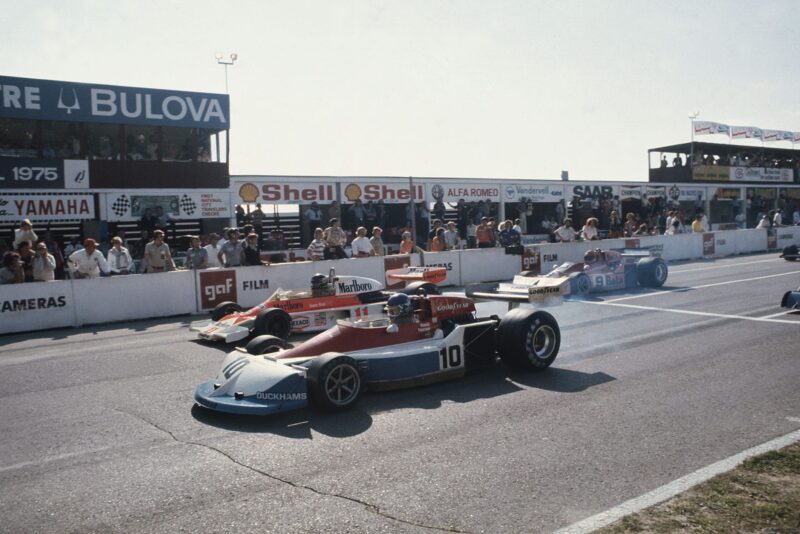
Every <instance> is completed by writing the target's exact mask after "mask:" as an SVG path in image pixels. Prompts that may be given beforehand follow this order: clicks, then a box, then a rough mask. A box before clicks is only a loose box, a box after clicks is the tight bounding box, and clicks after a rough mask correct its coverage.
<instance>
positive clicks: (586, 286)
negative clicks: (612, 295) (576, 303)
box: [569, 273, 592, 297]
mask: <svg viewBox="0 0 800 534" xmlns="http://www.w3.org/2000/svg"><path fill="white" fill-rule="evenodd" d="M569 283H570V293H571V294H572V295H574V296H576V297H580V296H582V295H585V294H587V293H588V292H589V291H591V290H592V281H591V280H589V275H587V274H586V273H580V274H579V275H577V276H575V277H574V278H572V279H570V281H569Z"/></svg>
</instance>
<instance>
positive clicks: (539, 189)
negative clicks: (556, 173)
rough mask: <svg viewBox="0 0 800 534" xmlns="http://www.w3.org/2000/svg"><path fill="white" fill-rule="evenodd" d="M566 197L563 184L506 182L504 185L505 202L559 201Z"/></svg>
mask: <svg viewBox="0 0 800 534" xmlns="http://www.w3.org/2000/svg"><path fill="white" fill-rule="evenodd" d="M562 198H564V186H563V185H549V184H547V185H545V184H506V185H504V186H503V201H504V202H539V203H543V202H550V203H554V202H559V201H560V200H561V199H562Z"/></svg>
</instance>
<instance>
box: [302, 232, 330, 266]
mask: <svg viewBox="0 0 800 534" xmlns="http://www.w3.org/2000/svg"><path fill="white" fill-rule="evenodd" d="M322 235H323V233H322V228H316V229H315V230H314V239H312V240H311V243H310V244H309V245H308V248H307V249H306V252H307V253H308V259H309V261H320V260H324V259H325V240H324V239H323V238H322Z"/></svg>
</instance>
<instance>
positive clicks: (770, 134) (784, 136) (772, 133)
mask: <svg viewBox="0 0 800 534" xmlns="http://www.w3.org/2000/svg"><path fill="white" fill-rule="evenodd" d="M792 138H793V136H792V132H787V131H784V130H764V142H765V143H774V142H776V141H789V142H790V143H791V142H792Z"/></svg>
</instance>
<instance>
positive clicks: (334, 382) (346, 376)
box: [307, 352, 363, 412]
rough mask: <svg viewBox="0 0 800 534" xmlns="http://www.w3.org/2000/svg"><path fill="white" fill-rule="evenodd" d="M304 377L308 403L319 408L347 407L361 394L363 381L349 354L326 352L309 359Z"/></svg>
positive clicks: (343, 408) (336, 408) (332, 409)
mask: <svg viewBox="0 0 800 534" xmlns="http://www.w3.org/2000/svg"><path fill="white" fill-rule="evenodd" d="M307 376H308V393H309V395H310V397H311V403H312V404H313V405H314V407H316V408H318V409H320V410H323V411H326V412H340V411H343V410H347V409H348V408H351V407H352V406H353V405H354V404H355V403H356V402H357V401H358V399H359V397H361V391H362V383H363V380H362V378H361V373H360V372H359V370H358V364H357V363H356V361H355V360H354V359H353V358H351V357H350V356H345V355H343V354H339V353H337V352H327V353H325V354H323V355H322V356H319V357H318V358H315V359H314V360H313V361H312V362H311V365H310V366H309V367H308V375H307Z"/></svg>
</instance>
